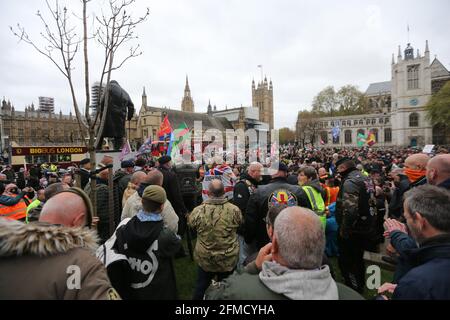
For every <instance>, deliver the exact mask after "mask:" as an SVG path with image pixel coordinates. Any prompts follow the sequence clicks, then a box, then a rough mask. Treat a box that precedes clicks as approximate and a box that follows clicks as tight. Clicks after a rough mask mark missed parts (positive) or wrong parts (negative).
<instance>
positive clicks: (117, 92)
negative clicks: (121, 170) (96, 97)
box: [100, 80, 134, 150]
mask: <svg viewBox="0 0 450 320" xmlns="http://www.w3.org/2000/svg"><path fill="white" fill-rule="evenodd" d="M104 109H105V96H104V95H103V97H102V100H101V103H100V112H101V114H103V111H104ZM133 115H134V104H133V102H132V101H131V98H130V95H129V94H128V93H127V92H126V91H125V90H124V89H122V87H121V86H120V85H119V83H118V82H117V81H115V80H112V81H111V82H110V83H109V98H108V108H107V112H106V121H105V126H104V128H103V132H102V135H101V141H103V138H113V139H114V150H120V148H121V147H122V146H123V142H124V139H123V138H124V137H125V136H126V132H125V120H128V121H130V120H131V119H132V118H133ZM100 148H101V145H100Z"/></svg>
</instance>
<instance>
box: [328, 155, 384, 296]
mask: <svg viewBox="0 0 450 320" xmlns="http://www.w3.org/2000/svg"><path fill="white" fill-rule="evenodd" d="M336 168H337V172H338V173H339V175H340V176H341V177H342V181H341V186H340V189H339V193H338V197H337V201H336V221H337V223H338V225H339V231H338V232H339V234H338V245H339V253H340V255H339V268H340V269H341V272H342V275H343V277H344V279H345V284H346V285H347V286H349V287H351V288H352V289H354V290H356V291H358V292H359V293H363V292H364V288H365V267H364V260H363V256H364V250H368V249H372V248H371V246H372V243H371V241H372V237H373V238H375V237H376V201H374V197H373V198H371V194H370V193H369V191H370V187H369V186H370V183H369V180H368V178H367V177H365V176H364V175H363V174H362V172H361V171H359V170H358V169H357V168H356V164H355V162H354V161H353V160H352V159H350V158H346V157H344V158H342V159H339V160H338V161H337V162H336ZM372 188H373V186H372ZM372 191H373V192H374V190H372ZM372 195H373V193H372ZM369 201H371V202H372V205H370V204H369ZM374 206H375V208H374Z"/></svg>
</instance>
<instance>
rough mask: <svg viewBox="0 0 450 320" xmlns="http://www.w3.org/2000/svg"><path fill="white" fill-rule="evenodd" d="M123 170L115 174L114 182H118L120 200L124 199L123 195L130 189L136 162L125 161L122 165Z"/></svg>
mask: <svg viewBox="0 0 450 320" xmlns="http://www.w3.org/2000/svg"><path fill="white" fill-rule="evenodd" d="M120 167H121V170H119V171H117V172H116V173H115V174H114V180H116V181H117V185H118V188H119V198H120V199H122V198H123V193H124V192H125V189H126V188H127V187H128V183H129V182H130V181H131V177H132V175H133V173H134V162H133V160H125V161H122V162H121V164H120Z"/></svg>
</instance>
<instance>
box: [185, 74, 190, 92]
mask: <svg viewBox="0 0 450 320" xmlns="http://www.w3.org/2000/svg"><path fill="white" fill-rule="evenodd" d="M184 91H191V88H189V78H188V76H187V75H186V87H185V88H184Z"/></svg>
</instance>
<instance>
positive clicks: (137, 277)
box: [97, 185, 181, 300]
mask: <svg viewBox="0 0 450 320" xmlns="http://www.w3.org/2000/svg"><path fill="white" fill-rule="evenodd" d="M166 201H167V196H166V192H165V191H164V189H163V188H161V187H160V186H156V185H152V186H148V187H147V188H145V190H144V193H143V195H142V207H143V209H142V210H140V211H139V213H138V214H137V215H136V216H134V217H133V218H131V219H125V220H124V221H122V222H121V224H120V226H119V228H118V229H117V230H116V232H115V234H114V236H113V237H112V238H111V239H109V240H108V241H107V243H105V245H103V246H102V247H100V248H99V250H98V251H97V256H98V257H99V259H100V260H101V261H102V262H103V263H104V264H105V267H106V268H107V270H108V276H109V278H110V279H111V283H112V284H113V286H114V288H116V289H117V291H118V292H119V294H120V296H121V297H122V298H123V299H131V300H173V299H176V298H177V288H176V279H175V274H174V270H173V257H174V256H175V253H176V252H178V250H179V248H180V246H181V241H180V238H179V237H177V235H176V234H175V233H173V232H172V231H170V230H169V229H167V228H165V227H164V223H163V219H162V217H161V212H162V210H163V207H164V204H165V203H166ZM133 261H134V262H133ZM136 261H139V263H140V267H137V265H136V263H135V262H136Z"/></svg>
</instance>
